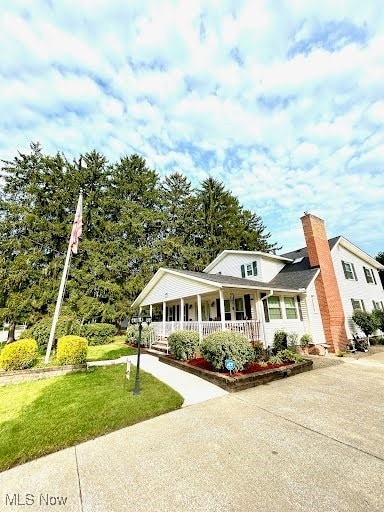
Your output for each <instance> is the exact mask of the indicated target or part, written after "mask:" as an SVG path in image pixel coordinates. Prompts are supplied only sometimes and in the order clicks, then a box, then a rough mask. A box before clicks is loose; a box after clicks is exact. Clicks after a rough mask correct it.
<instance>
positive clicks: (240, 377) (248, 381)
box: [159, 355, 313, 393]
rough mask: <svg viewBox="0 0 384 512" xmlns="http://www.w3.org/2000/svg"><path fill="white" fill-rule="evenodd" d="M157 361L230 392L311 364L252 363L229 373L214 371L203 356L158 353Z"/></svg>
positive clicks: (257, 384) (293, 372) (309, 368)
mask: <svg viewBox="0 0 384 512" xmlns="http://www.w3.org/2000/svg"><path fill="white" fill-rule="evenodd" d="M159 361H161V362H162V363H166V364H169V365H170V366H174V367H176V368H179V369H180V370H184V371H186V372H188V373H192V374H193V375H197V376H198V377H201V378H202V379H205V380H208V381H209V382H211V383H212V384H215V385H216V386H219V387H221V388H223V389H225V390H226V391H229V392H231V393H232V392H236V391H241V390H243V389H247V388H251V387H254V386H259V385H261V384H268V382H271V381H273V380H277V379H283V378H285V377H289V376H292V375H297V374H298V373H302V372H306V371H309V370H311V369H312V365H313V361H311V360H304V361H302V362H300V363H281V364H278V365H277V364H271V363H269V364H268V366H266V367H265V366H260V365H259V364H257V363H253V364H252V365H251V366H250V367H248V368H247V369H245V370H243V371H241V372H237V373H232V374H231V375H230V374H229V372H225V373H224V372H217V371H214V369H213V368H212V366H211V365H210V363H208V362H207V361H205V360H204V359H203V358H198V359H193V360H191V361H178V360H176V359H174V358H173V357H172V356H169V355H168V356H161V355H160V356H159Z"/></svg>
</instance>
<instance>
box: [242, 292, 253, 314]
mask: <svg viewBox="0 0 384 512" xmlns="http://www.w3.org/2000/svg"><path fill="white" fill-rule="evenodd" d="M244 306H245V316H246V317H247V318H248V320H251V319H252V309H251V296H250V295H249V293H247V294H246V295H244Z"/></svg>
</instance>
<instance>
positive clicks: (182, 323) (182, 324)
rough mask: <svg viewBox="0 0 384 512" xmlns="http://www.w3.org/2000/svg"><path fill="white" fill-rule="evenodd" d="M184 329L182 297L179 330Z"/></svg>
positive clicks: (181, 300) (182, 300)
mask: <svg viewBox="0 0 384 512" xmlns="http://www.w3.org/2000/svg"><path fill="white" fill-rule="evenodd" d="M183 329H184V297H181V299H180V330H181V331H182V330H183Z"/></svg>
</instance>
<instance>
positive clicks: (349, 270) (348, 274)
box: [341, 261, 357, 281]
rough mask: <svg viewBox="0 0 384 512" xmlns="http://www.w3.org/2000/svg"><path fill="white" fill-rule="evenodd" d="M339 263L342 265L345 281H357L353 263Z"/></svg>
mask: <svg viewBox="0 0 384 512" xmlns="http://www.w3.org/2000/svg"><path fill="white" fill-rule="evenodd" d="M341 263H342V264H343V270H344V275H345V279H353V280H354V281H357V276H356V271H355V267H354V265H353V263H348V262H346V261H342V262H341Z"/></svg>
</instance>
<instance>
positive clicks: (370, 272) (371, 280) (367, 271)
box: [363, 267, 376, 284]
mask: <svg viewBox="0 0 384 512" xmlns="http://www.w3.org/2000/svg"><path fill="white" fill-rule="evenodd" d="M363 269H364V275H365V279H366V280H367V283H374V284H376V279H375V274H374V273H373V270H372V269H370V268H367V267H363Z"/></svg>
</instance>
